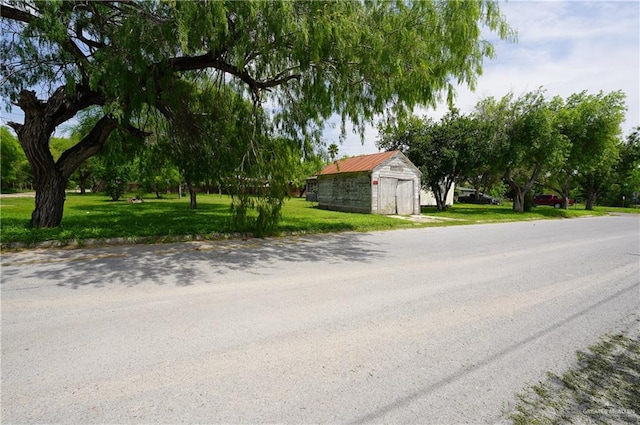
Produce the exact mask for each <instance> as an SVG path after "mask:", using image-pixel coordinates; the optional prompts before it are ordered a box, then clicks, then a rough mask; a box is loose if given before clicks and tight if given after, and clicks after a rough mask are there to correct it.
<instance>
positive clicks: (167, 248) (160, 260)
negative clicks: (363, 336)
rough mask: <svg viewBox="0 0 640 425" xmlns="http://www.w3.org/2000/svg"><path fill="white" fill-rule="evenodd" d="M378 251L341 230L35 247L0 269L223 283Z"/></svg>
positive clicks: (118, 281)
mask: <svg viewBox="0 0 640 425" xmlns="http://www.w3.org/2000/svg"><path fill="white" fill-rule="evenodd" d="M381 253H382V251H379V250H377V249H376V247H375V246H374V244H372V243H370V242H368V241H367V235H366V234H356V233H344V234H333V235H316V236H306V237H290V238H282V239H248V240H229V241H215V242H193V243H180V244H167V245H130V246H119V247H106V248H94V249H86V250H85V249H83V250H73V251H69V250H57V251H40V252H32V253H26V254H24V255H22V256H16V257H14V258H10V259H7V258H5V259H4V261H3V264H2V269H3V270H2V272H3V281H4V283H5V284H6V283H7V282H11V281H15V282H17V281H19V280H21V281H25V280H31V281H33V280H36V281H37V282H42V283H44V284H46V283H47V281H49V282H55V284H56V285H57V286H60V287H66V288H72V289H78V288H81V287H88V286H93V287H109V286H114V285H120V286H127V287H131V286H135V285H138V284H140V283H143V282H144V283H154V284H157V285H176V286H190V285H194V284H195V283H196V282H206V283H207V284H215V283H217V282H218V281H220V282H223V281H224V276H225V275H227V274H229V273H231V272H243V273H249V274H256V275H261V274H266V273H268V272H269V270H270V269H273V268H274V264H275V263H278V264H279V265H278V266H277V267H279V268H283V264H282V263H283V262H284V263H285V264H284V268H285V269H286V263H288V262H289V263H303V262H309V263H314V262H319V261H324V262H325V263H327V264H332V263H334V264H335V263H341V262H355V263H368V262H370V261H372V259H374V258H379V257H380V255H381ZM15 282H14V283H15ZM6 289H8V288H7V287H6V286H5V290H6ZM15 289H16V290H18V289H20V288H19V287H16V288H15Z"/></svg>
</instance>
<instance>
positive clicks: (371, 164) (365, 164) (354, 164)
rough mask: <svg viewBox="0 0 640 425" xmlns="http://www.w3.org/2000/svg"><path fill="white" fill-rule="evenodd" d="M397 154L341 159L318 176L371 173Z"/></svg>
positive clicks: (377, 154) (387, 153) (393, 152)
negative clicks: (360, 172)
mask: <svg viewBox="0 0 640 425" xmlns="http://www.w3.org/2000/svg"><path fill="white" fill-rule="evenodd" d="M398 152H399V151H390V152H381V153H374V154H371V155H361V156H353V157H351V158H345V159H341V160H339V161H338V162H337V164H336V163H333V164H331V165H327V166H326V167H325V168H324V169H323V170H322V171H320V173H318V175H326V174H338V173H355V172H358V171H371V170H373V169H374V168H376V167H377V166H378V165H380V164H382V163H383V162H385V161H386V160H387V159H389V158H391V157H392V156H394V155H395V154H397V153H398Z"/></svg>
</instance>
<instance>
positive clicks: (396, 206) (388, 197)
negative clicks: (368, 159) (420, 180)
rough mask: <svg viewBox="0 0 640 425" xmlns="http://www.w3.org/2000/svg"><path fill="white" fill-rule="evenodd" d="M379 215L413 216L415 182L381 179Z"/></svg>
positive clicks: (379, 184)
mask: <svg viewBox="0 0 640 425" xmlns="http://www.w3.org/2000/svg"><path fill="white" fill-rule="evenodd" d="M378 214H401V215H410V214H413V180H398V179H393V178H389V177H382V178H380V181H379V183H378Z"/></svg>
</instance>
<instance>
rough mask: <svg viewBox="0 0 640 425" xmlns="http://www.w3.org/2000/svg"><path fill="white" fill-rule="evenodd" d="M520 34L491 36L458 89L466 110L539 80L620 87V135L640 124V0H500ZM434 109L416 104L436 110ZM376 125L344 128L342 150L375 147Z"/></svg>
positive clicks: (558, 88) (558, 85)
mask: <svg viewBox="0 0 640 425" xmlns="http://www.w3.org/2000/svg"><path fill="white" fill-rule="evenodd" d="M502 11H503V13H504V15H505V17H506V19H507V22H509V24H510V25H511V26H512V27H513V28H515V29H516V30H517V31H518V42H517V43H515V44H512V43H506V42H503V41H500V40H497V41H495V40H493V39H492V41H493V42H494V44H495V46H496V53H497V57H496V59H495V60H493V61H486V62H485V66H484V68H485V72H484V74H483V75H482V76H480V77H479V78H478V84H477V87H476V90H475V92H471V91H470V90H469V89H468V88H465V87H461V88H459V89H458V94H457V97H456V102H455V103H456V106H457V107H458V108H459V109H460V110H461V111H463V112H470V111H471V110H472V109H473V107H474V105H475V104H476V102H477V101H478V100H479V99H481V98H483V97H486V96H494V97H498V98H499V97H502V96H504V95H505V94H507V93H508V92H509V91H513V92H514V93H515V94H516V95H519V94H523V93H526V92H528V91H531V90H535V89H537V88H538V87H540V86H542V87H544V89H545V90H546V91H547V95H548V96H549V97H553V96H556V95H558V96H561V97H563V98H566V97H568V96H569V95H571V94H573V93H578V92H581V91H583V90H586V91H588V92H589V93H594V94H595V93H598V92H599V91H604V92H611V91H615V90H622V91H623V92H624V93H625V94H626V96H627V105H628V108H629V109H628V111H627V118H626V121H625V122H624V123H623V126H622V130H623V135H627V134H628V133H629V132H630V130H631V129H632V128H633V127H635V126H638V125H640V2H637V1H511V2H509V3H506V4H503V5H502ZM446 110H447V108H446V106H445V105H440V106H439V107H438V108H437V109H436V110H435V111H425V110H420V111H416V112H417V113H419V114H421V115H422V114H428V115H430V116H433V117H435V118H439V117H440V116H442V114H444V113H445V112H446ZM376 138H377V132H376V131H375V130H374V129H373V128H372V129H371V130H370V131H368V133H367V140H366V142H365V144H364V145H362V144H360V141H359V138H358V137H357V136H349V137H348V138H347V142H345V144H344V147H343V148H342V150H344V151H345V152H344V153H348V154H350V155H358V154H363V153H372V152H377V149H376V147H375V144H374V142H375V139H376Z"/></svg>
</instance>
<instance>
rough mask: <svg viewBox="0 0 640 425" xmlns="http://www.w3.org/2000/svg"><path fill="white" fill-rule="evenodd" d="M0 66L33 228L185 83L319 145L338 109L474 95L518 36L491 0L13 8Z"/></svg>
mask: <svg viewBox="0 0 640 425" xmlns="http://www.w3.org/2000/svg"><path fill="white" fill-rule="evenodd" d="M1 12H2V33H3V37H2V42H1V45H0V46H1V50H0V57H1V59H2V62H3V64H4V67H5V69H4V70H3V74H4V75H5V81H4V84H3V85H2V86H1V88H0V91H1V93H2V95H3V96H4V97H8V98H9V99H11V101H12V102H13V103H14V104H15V105H16V106H18V107H19V108H21V109H22V110H23V111H24V115H25V121H24V123H23V124H20V123H10V125H11V127H12V128H13V129H14V130H15V131H16V133H17V134H18V138H19V141H20V143H21V145H22V147H23V149H24V151H25V153H26V156H27V158H28V160H29V162H30V163H31V165H32V167H33V171H34V184H35V187H36V205H35V210H34V213H33V215H32V219H31V224H32V225H33V226H36V227H53V226H57V225H59V224H60V222H61V219H62V211H63V206H64V188H65V183H66V180H67V179H68V178H69V176H70V175H71V173H73V171H74V170H75V169H76V168H77V167H78V166H79V165H80V164H81V163H82V162H83V161H84V160H86V159H87V158H89V157H91V156H92V155H94V154H95V153H96V152H97V151H98V150H100V148H101V147H102V145H103V144H104V143H105V141H106V140H107V138H108V136H109V135H110V134H111V132H113V131H114V130H116V129H120V130H122V131H126V132H129V133H130V134H132V135H134V136H136V137H138V138H143V137H145V136H146V134H145V133H143V132H141V131H139V130H138V129H137V128H136V127H134V126H133V125H131V118H132V117H135V116H136V115H138V114H140V113H141V112H142V111H143V110H144V109H145V107H147V106H150V107H156V106H159V105H161V104H163V103H165V102H171V99H172V97H174V96H175V94H174V93H173V90H174V87H175V82H176V80H178V79H182V78H185V75H187V76H188V78H207V79H212V80H217V81H220V83H231V84H234V85H237V86H238V87H239V88H240V89H242V90H243V92H244V93H246V95H247V96H248V97H250V98H251V99H252V100H253V101H254V102H256V103H260V104H261V105H262V106H263V107H268V108H271V109H273V110H274V112H275V122H276V123H277V124H278V126H279V130H280V131H281V132H283V133H285V134H288V135H298V136H300V135H315V136H318V133H317V132H316V133H315V134H312V133H314V130H317V129H318V128H321V125H322V123H323V121H324V120H326V119H327V118H328V117H330V116H331V115H332V114H333V113H339V114H340V115H341V117H342V119H343V130H344V122H345V121H346V120H351V121H352V122H353V123H355V125H356V126H357V127H358V128H360V129H361V130H362V129H363V126H364V124H365V123H366V122H367V121H369V120H371V119H372V118H373V117H374V115H376V114H379V113H384V112H385V111H387V110H393V111H394V112H396V113H402V112H406V111H408V110H410V109H411V108H412V107H413V106H414V105H417V104H423V105H424V104H426V105H429V104H434V102H435V101H436V100H438V99H439V97H440V96H441V95H442V94H444V93H448V94H449V95H451V92H452V86H453V84H455V83H458V82H459V83H465V84H468V85H470V86H472V87H473V85H474V82H475V79H476V76H477V75H478V74H479V73H480V72H481V70H482V60H483V58H484V57H490V56H492V55H493V47H492V45H491V44H490V43H489V42H487V41H485V40H483V39H482V36H481V30H482V28H483V27H486V28H488V29H489V30H491V31H493V32H497V33H498V35H499V36H500V37H501V38H510V37H512V32H511V30H510V28H509V27H508V25H507V24H506V22H505V21H504V19H503V17H502V16H501V14H500V11H499V8H498V5H497V3H496V2H494V1H488V0H486V1H455V2H445V1H424V2H422V1H418V2H409V1H407V2H402V1H396V2H386V1H380V2H378V1H365V2H361V1H357V0H354V1H342V0H341V1H335V2H314V1H311V2H304V1H295V2H291V1H269V2H263V1H258V2H249V1H247V2H240V1H235V2H234V1H232V2H151V1H135V0H130V1H101V2H97V1H96V2H94V1H6V2H4V3H3V5H2V9H1ZM96 105H97V106H101V107H102V111H103V116H102V118H101V119H100V120H98V121H97V123H96V124H95V126H94V128H93V129H92V131H90V132H89V133H88V134H87V135H86V136H85V137H84V138H83V139H82V140H81V141H80V142H79V143H78V144H76V145H75V146H73V147H71V148H70V149H68V150H67V151H66V152H64V153H63V154H62V155H61V157H60V158H59V159H58V160H57V161H54V159H53V157H52V156H51V153H50V151H49V139H50V137H51V135H52V134H53V132H54V131H55V129H56V127H57V126H59V125H60V124H62V123H64V122H66V121H67V120H69V119H71V118H73V117H74V116H76V114H78V113H79V112H80V111H82V110H84V109H86V108H89V107H92V106H96Z"/></svg>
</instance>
